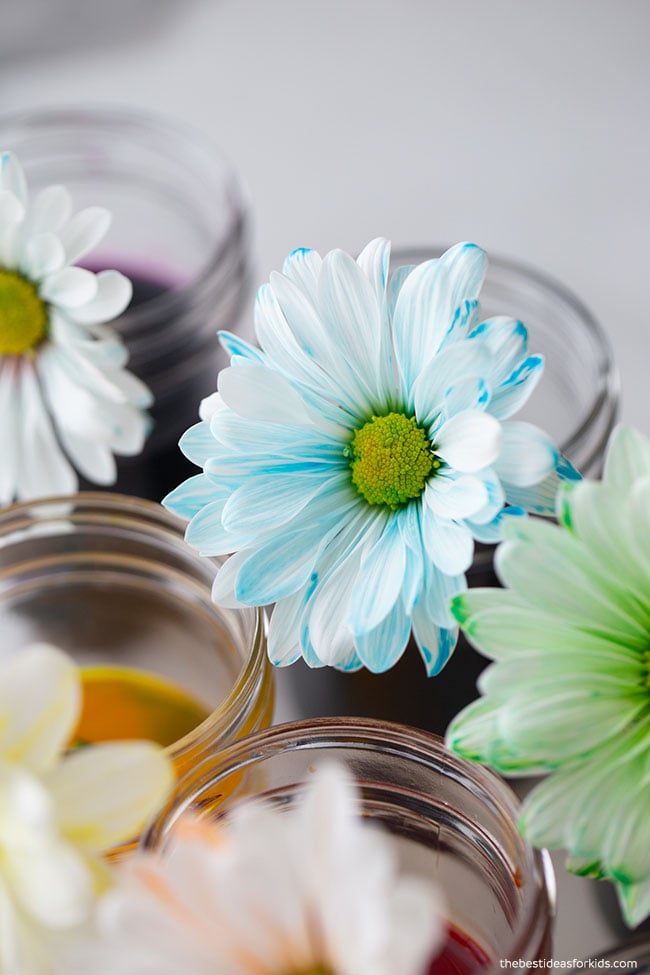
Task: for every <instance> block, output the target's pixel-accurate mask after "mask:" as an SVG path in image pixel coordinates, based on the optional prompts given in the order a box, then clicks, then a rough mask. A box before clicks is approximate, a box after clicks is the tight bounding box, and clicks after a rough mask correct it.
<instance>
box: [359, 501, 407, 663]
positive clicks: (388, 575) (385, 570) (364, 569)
mask: <svg viewBox="0 0 650 975" xmlns="http://www.w3.org/2000/svg"><path fill="white" fill-rule="evenodd" d="M405 570H406V547H405V545H404V542H403V540H402V537H401V534H400V531H399V525H398V522H397V520H396V519H393V520H391V521H389V522H388V523H387V525H386V527H385V528H384V530H383V532H382V534H381V536H380V538H379V539H378V541H377V542H376V543H375V545H374V546H373V547H372V548H371V549H370V550H369V552H368V554H367V556H366V557H365V559H364V560H363V561H362V563H361V568H360V571H359V575H358V577H357V580H356V583H355V587H354V590H353V592H352V598H351V600H350V617H349V619H350V625H351V627H352V632H353V633H354V634H355V636H356V637H359V636H361V635H362V634H364V633H369V632H370V631H371V630H374V629H375V628H376V627H378V626H379V624H380V623H381V622H382V620H384V619H385V618H386V616H387V615H388V614H389V613H390V612H391V611H392V609H393V606H394V605H395V603H396V601H397V600H398V598H399V594H400V592H401V589H402V583H403V580H404V572H405ZM357 647H358V648H359V652H360V653H361V650H360V645H359V643H358V642H357ZM389 649H390V648H389ZM361 658H362V659H363V654H362V653H361Z"/></svg>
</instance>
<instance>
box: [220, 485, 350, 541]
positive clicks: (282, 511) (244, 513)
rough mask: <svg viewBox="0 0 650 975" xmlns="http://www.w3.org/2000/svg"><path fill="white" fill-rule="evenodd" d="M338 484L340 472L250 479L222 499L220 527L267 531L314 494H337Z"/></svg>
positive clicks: (283, 522)
mask: <svg viewBox="0 0 650 975" xmlns="http://www.w3.org/2000/svg"><path fill="white" fill-rule="evenodd" d="M342 483H343V475H341V476H339V477H335V478H329V479H328V478H327V477H325V476H323V474H320V473H316V474H300V476H298V477H296V475H295V474H294V473H290V474H273V473H272V474H270V475H269V474H266V475H264V474H263V475H261V476H260V477H255V478H250V479H249V480H248V481H246V482H245V483H244V484H243V485H242V486H241V487H240V488H237V490H236V491H235V492H233V494H232V495H231V496H230V498H229V499H228V501H227V502H226V505H225V507H224V510H223V517H222V521H223V526H224V528H226V529H227V530H228V531H252V532H261V533H264V532H268V531H270V530H271V529H275V528H278V527H279V526H280V525H286V524H288V523H289V522H291V521H292V519H293V518H295V516H296V515H297V514H299V513H300V511H302V510H303V508H305V507H306V505H307V504H308V503H309V502H310V501H311V500H312V499H313V498H315V497H316V496H317V495H325V494H327V493H329V492H331V491H333V492H334V493H338V490H339V489H340V485H341V484H342ZM271 499H272V504H271V505H270V504H269V502H270V500H271Z"/></svg>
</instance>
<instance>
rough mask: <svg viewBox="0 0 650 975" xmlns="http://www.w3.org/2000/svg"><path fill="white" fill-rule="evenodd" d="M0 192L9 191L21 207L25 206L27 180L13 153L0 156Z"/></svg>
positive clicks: (4, 153)
mask: <svg viewBox="0 0 650 975" xmlns="http://www.w3.org/2000/svg"><path fill="white" fill-rule="evenodd" d="M0 190H9V192H10V193H13V195H14V196H15V197H16V199H17V200H19V202H20V203H21V204H22V205H23V206H26V204H27V195H28V194H27V180H26V179H25V173H24V172H23V168H22V166H21V165H20V163H19V162H18V159H17V157H16V156H15V155H14V154H13V152H3V153H2V154H1V155H0Z"/></svg>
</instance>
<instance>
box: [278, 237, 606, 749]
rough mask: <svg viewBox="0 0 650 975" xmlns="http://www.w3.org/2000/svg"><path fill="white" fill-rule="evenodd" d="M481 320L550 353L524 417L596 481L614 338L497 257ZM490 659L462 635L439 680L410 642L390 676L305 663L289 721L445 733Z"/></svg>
mask: <svg viewBox="0 0 650 975" xmlns="http://www.w3.org/2000/svg"><path fill="white" fill-rule="evenodd" d="M444 250H445V248H444V247H432V248H429V249H427V250H423V249H420V250H417V249H409V250H396V251H394V252H393V257H392V261H391V271H393V272H394V270H395V269H396V268H397V267H401V266H402V265H405V264H420V263H421V262H422V261H425V260H428V259H429V258H431V257H437V256H439V255H440V254H441V253H443V251H444ZM480 308H481V315H482V317H483V318H488V317H490V316H493V315H509V316H512V317H514V318H517V319H520V320H521V321H522V322H523V323H524V325H525V326H526V327H527V329H528V333H529V347H530V350H531V352H536V353H542V354H543V355H544V358H545V368H544V373H543V375H542V378H541V380H540V382H539V384H538V385H537V387H536V389H535V390H534V392H533V394H532V396H531V398H530V400H529V401H528V402H527V403H526V404H525V406H524V407H523V409H522V410H521V411H520V412H519V413H518V414H517V415H516V419H524V420H528V421H529V422H531V423H535V424H537V425H538V426H540V427H542V428H543V429H544V430H546V431H547V432H548V433H549V434H550V435H551V436H552V437H553V438H554V439H555V442H556V443H557V444H558V446H559V448H560V450H561V451H562V453H563V454H565V455H566V456H567V457H568V458H569V460H570V461H571V462H572V463H573V464H574V465H575V466H576V467H577V468H578V470H579V471H580V472H581V473H582V474H583V475H584V476H586V477H587V476H588V477H598V476H599V474H600V473H601V470H602V462H603V455H604V450H605V445H606V443H607V439H608V437H609V434H610V432H611V430H612V428H613V426H614V424H615V422H616V417H617V412H618V374H617V370H616V367H615V365H614V360H613V355H612V350H611V346H610V343H609V339H608V338H607V335H606V333H605V331H604V330H603V328H602V326H601V325H600V324H599V322H598V321H597V320H596V319H595V318H594V316H593V315H592V314H591V312H590V311H589V310H588V309H587V308H586V307H585V306H584V304H583V303H582V302H581V301H580V299H579V298H578V297H576V295H574V294H573V293H572V292H571V291H569V290H568V289H567V288H565V287H564V285H562V284H560V283H559V282H558V281H555V280H554V279H553V278H551V277H548V276H547V275H546V274H543V273H542V272H540V271H537V270H535V269H534V268H531V267H528V266H527V265H525V264H520V263H519V262H517V261H513V260H510V259H509V258H508V259H507V258H502V257H492V256H490V257H489V264H488V271H487V276H486V279H485V283H484V285H483V288H482V290H481V296H480ZM493 552H494V549H493V548H492V547H491V546H482V545H477V546H476V551H475V558H474V563H473V565H472V566H471V568H470V570H469V572H468V573H467V579H468V584H469V585H470V586H496V585H498V581H497V579H496V576H495V575H494V572H493V569H492V558H493ZM487 663H488V661H487V660H486V659H485V658H484V657H482V656H481V655H480V654H479V653H477V651H476V650H474V648H473V647H471V646H470V645H469V643H468V642H467V640H465V638H464V636H463V635H462V634H461V636H460V639H459V642H458V646H457V647H456V650H455V651H454V653H453V654H452V656H451V659H450V660H449V662H448V663H447V664H446V665H445V668H444V669H443V670H442V672H441V673H440V674H438V675H437V676H436V677H432V678H429V677H427V676H426V674H425V670H424V664H423V663H422V660H421V659H420V655H419V653H418V650H417V648H416V646H415V643H414V642H413V641H411V643H410V645H409V647H408V648H407V650H406V652H405V653H404V655H403V657H402V658H401V660H399V661H398V663H397V664H396V665H395V666H394V667H393V668H392V669H391V670H390V671H389V672H388V673H385V674H371V673H370V672H369V671H367V670H360V671H358V672H356V673H352V674H347V673H346V674H342V673H339V672H338V671H336V670H333V669H332V668H329V667H328V668H323V669H320V670H310V669H309V668H308V667H307V665H306V664H305V663H304V662H303V661H302V660H300V661H298V662H297V663H295V664H293V665H292V666H291V667H290V668H288V670H287V671H285V672H283V673H281V674H280V675H279V682H280V685H281V686H282V687H283V688H286V694H287V697H288V699H289V700H290V701H291V707H290V711H291V714H290V715H289V716H291V717H299V718H307V717H315V716H321V715H346V714H355V715H364V716H369V717H376V718H386V719H388V720H391V721H401V722H404V723H406V724H412V725H416V726H418V727H421V728H425V729H427V730H429V731H433V732H435V733H437V734H444V732H445V730H446V728H447V725H448V724H449V722H450V721H451V719H452V718H453V717H454V716H455V715H456V714H457V713H458V711H460V710H461V708H463V707H465V705H467V704H469V703H470V702H471V701H472V700H473V699H474V698H476V696H477V691H476V680H477V678H478V676H479V674H480V673H481V671H482V670H483V669H484V668H485V666H486V665H487Z"/></svg>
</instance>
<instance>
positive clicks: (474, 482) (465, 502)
mask: <svg viewBox="0 0 650 975" xmlns="http://www.w3.org/2000/svg"><path fill="white" fill-rule="evenodd" d="M424 502H425V504H426V505H427V506H428V507H429V508H430V509H431V511H433V513H434V514H436V515H439V516H440V517H441V518H448V519H450V520H452V521H458V520H460V519H462V518H471V516H472V515H474V514H476V512H477V511H481V509H482V508H484V507H485V505H486V504H487V502H488V492H487V489H486V487H485V484H484V483H483V481H482V480H481V479H480V478H479V477H475V476H474V475H472V474H464V475H462V476H460V477H455V478H447V477H444V476H438V477H433V478H431V479H430V480H429V482H428V483H427V485H426V487H425V489H424Z"/></svg>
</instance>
